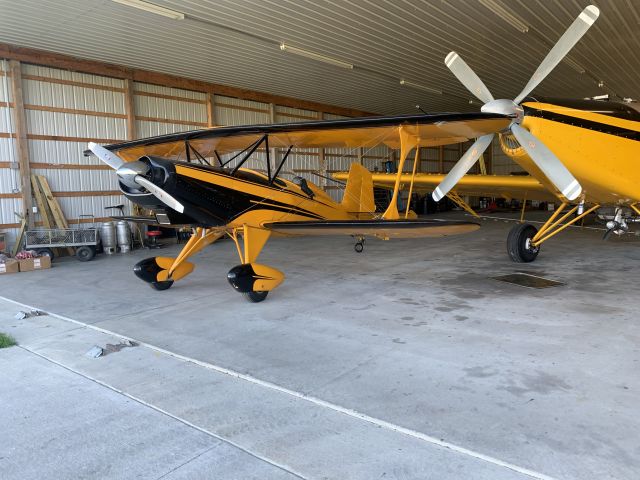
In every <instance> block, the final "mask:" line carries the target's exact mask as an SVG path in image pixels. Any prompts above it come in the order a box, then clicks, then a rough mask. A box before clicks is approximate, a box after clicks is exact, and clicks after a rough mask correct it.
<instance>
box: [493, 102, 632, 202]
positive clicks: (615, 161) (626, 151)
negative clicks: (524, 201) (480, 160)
mask: <svg viewBox="0 0 640 480" xmlns="http://www.w3.org/2000/svg"><path fill="white" fill-rule="evenodd" d="M524 106H525V107H531V108H535V109H538V110H545V111H548V112H553V113H558V114H562V115H566V116H570V117H574V118H575V119H576V120H577V121H579V120H588V121H593V122H599V123H604V124H607V125H612V126H615V127H619V128H624V129H627V130H633V131H636V132H640V122H636V121H632V120H625V119H620V118H616V117H611V116H608V115H603V114H599V113H593V112H587V111H583V110H578V109H573V108H568V107H564V106H558V105H552V104H549V103H539V102H526V103H524ZM576 123H578V122H576ZM522 125H523V126H524V127H525V128H527V129H528V130H529V131H530V132H531V133H533V134H534V135H535V136H536V137H538V138H539V139H540V140H542V142H544V144H545V145H546V146H547V147H548V148H549V149H550V150H551V151H552V152H553V153H554V154H555V155H556V156H557V157H558V158H559V159H560V160H561V161H562V163H563V164H564V165H565V166H566V167H567V168H568V169H569V171H570V172H571V173H572V174H573V175H574V176H575V177H576V179H577V180H578V182H580V184H581V185H582V188H583V192H584V194H585V201H586V202H587V203H599V204H618V205H622V204H624V205H629V204H632V203H634V202H638V201H640V141H637V140H631V139H628V138H624V137H620V136H616V135H611V134H607V133H602V132H598V131H595V130H589V129H586V128H582V127H580V126H578V125H569V124H567V123H560V122H556V121H553V120H547V119H543V118H539V117H534V116H525V118H524V120H523V123H522ZM504 150H505V153H506V154H507V155H509V156H510V157H511V158H512V159H513V160H514V161H515V162H516V163H518V164H520V165H521V166H522V167H523V168H524V169H525V170H527V171H528V172H530V173H531V174H532V175H533V176H535V177H536V178H537V179H538V180H539V181H540V182H541V183H543V184H544V185H545V186H546V187H547V188H549V190H550V191H555V189H554V188H553V186H552V185H550V183H549V181H548V180H547V179H546V177H545V176H544V175H543V174H542V172H540V170H539V169H538V168H537V167H536V166H535V165H534V164H533V162H532V161H531V159H530V158H529V156H528V155H526V153H524V152H523V150H522V149H521V148H520V149H517V150H515V151H509V150H507V149H504Z"/></svg>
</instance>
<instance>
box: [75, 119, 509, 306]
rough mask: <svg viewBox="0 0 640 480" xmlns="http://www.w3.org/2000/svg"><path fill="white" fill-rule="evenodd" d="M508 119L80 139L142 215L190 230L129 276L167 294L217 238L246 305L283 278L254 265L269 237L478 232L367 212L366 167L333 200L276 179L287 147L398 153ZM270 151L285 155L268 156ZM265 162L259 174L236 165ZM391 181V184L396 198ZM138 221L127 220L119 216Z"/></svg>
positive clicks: (497, 126)
mask: <svg viewBox="0 0 640 480" xmlns="http://www.w3.org/2000/svg"><path fill="white" fill-rule="evenodd" d="M510 122H511V117H510V116H509V115H503V114H493V113H471V114H469V113H457V114H442V115H403V116H392V117H371V118H356V119H346V120H331V121H318V122H304V123H302V122H301V123H293V124H276V125H249V126H241V127H220V128H210V129H204V130H196V131H191V132H184V133H178V134H171V135H164V136H160V137H153V138H147V139H142V140H135V141H131V142H125V143H121V144H116V145H108V146H100V145H97V144H95V143H91V144H89V151H88V152H85V153H86V154H94V155H96V156H97V157H98V158H100V159H101V160H102V161H103V162H105V163H106V164H107V165H109V166H111V167H112V168H113V169H114V170H116V173H117V175H118V180H119V185H120V188H121V190H122V192H123V193H124V195H125V196H126V197H127V198H128V199H129V200H131V201H132V202H134V203H137V204H138V205H141V206H143V207H145V208H148V209H151V210H153V211H154V212H155V217H152V218H151V219H144V220H145V221H147V222H148V221H152V222H153V223H155V224H157V225H164V226H183V225H188V226H191V227H192V228H193V234H192V236H191V238H190V239H189V241H188V242H187V243H186V245H185V246H184V248H183V249H182V251H181V252H180V254H179V255H178V256H177V257H176V258H169V257H152V258H148V259H145V260H142V261H141V262H139V263H138V264H137V265H136V266H135V267H134V272H135V274H136V275H137V276H138V277H139V278H141V279H142V280H144V281H146V282H148V283H149V284H150V285H151V286H152V287H153V288H155V289H157V290H166V289H168V288H170V287H171V286H172V285H173V283H174V282H175V281H177V280H180V279H181V278H184V277H185V276H186V275H188V274H189V273H191V272H192V271H193V268H194V265H193V263H191V262H189V261H187V259H188V258H189V257H191V256H192V255H193V254H195V253H197V252H198V251H200V250H201V249H202V248H204V247H205V246H207V245H209V244H211V243H212V242H214V241H215V240H216V239H218V238H220V237H221V236H223V235H228V236H229V237H231V238H232V239H233V241H234V242H235V244H236V247H237V251H238V256H239V257H240V262H241V264H240V265H238V266H236V267H234V268H232V269H231V270H230V271H229V273H228V275H227V278H228V280H229V283H230V284H231V285H232V286H233V288H235V289H236V290H237V291H238V292H240V293H244V294H245V295H246V297H247V298H248V299H249V300H250V301H253V302H259V301H262V300H264V299H265V298H266V296H267V294H268V292H269V291H271V290H273V289H274V288H276V287H277V286H278V285H280V284H281V283H282V282H283V280H284V274H283V273H282V272H280V271H279V270H277V269H275V268H273V267H269V266H266V265H261V264H259V263H257V259H258V256H259V254H260V251H261V250H262V248H263V247H264V245H265V243H266V241H267V240H268V239H269V237H270V236H272V235H341V234H342V235H350V236H352V237H354V238H356V245H355V248H356V251H362V248H363V242H364V239H365V237H367V236H373V237H377V238H381V239H385V240H387V239H390V238H410V237H436V236H444V235H454V234H460V233H466V232H470V231H473V230H476V229H477V228H479V225H478V224H477V223H473V222H466V221H451V220H435V219H429V220H424V219H417V218H415V214H413V215H410V214H409V212H405V215H404V216H403V217H402V218H401V216H400V213H399V212H398V209H397V207H396V204H397V202H395V201H394V202H392V203H391V204H390V205H389V208H388V209H387V211H385V212H384V213H376V211H375V210H376V206H375V202H374V197H373V181H372V176H371V173H370V172H369V171H368V170H367V169H366V168H364V167H363V166H361V165H360V164H357V163H356V164H353V165H352V166H351V169H350V172H349V175H348V179H347V184H346V187H345V192H344V196H343V200H342V202H340V203H337V202H335V201H333V200H332V199H331V197H329V196H328V195H327V194H326V193H325V192H324V191H323V190H321V189H320V188H318V187H317V186H316V185H314V184H313V183H311V182H309V181H307V180H305V179H303V178H300V177H294V178H293V179H292V180H286V179H284V178H282V175H281V173H282V168H283V166H284V165H285V163H286V162H287V159H288V157H289V155H290V153H291V152H292V150H293V149H294V148H354V147H374V146H377V145H387V146H389V147H391V148H397V149H400V151H401V152H402V154H403V156H404V157H406V155H407V154H408V152H409V151H410V150H412V149H415V148H418V149H419V148H420V147H427V146H434V145H442V144H449V143H457V142H461V141H465V140H467V139H470V138H475V137H477V136H482V135H487V134H488V133H490V132H495V131H499V130H501V129H504V128H506V127H507V126H508V125H509V123H510ZM273 148H279V149H281V150H282V151H286V153H285V154H284V155H283V157H282V158H281V159H279V160H278V161H273V162H272V160H275V159H272V158H270V156H271V155H270V152H271V150H272V149H273ZM256 159H258V160H264V166H265V168H264V170H263V171H258V170H250V169H246V168H243V166H244V165H245V164H246V163H247V162H248V161H249V160H256ZM399 187H400V182H399V177H398V182H397V185H396V186H395V187H394V193H393V195H394V198H397V196H398V192H399ZM120 218H126V219H129V220H134V221H140V220H141V219H140V218H136V217H120Z"/></svg>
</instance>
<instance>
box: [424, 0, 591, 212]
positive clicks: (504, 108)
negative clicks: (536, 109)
mask: <svg viewBox="0 0 640 480" xmlns="http://www.w3.org/2000/svg"><path fill="white" fill-rule="evenodd" d="M599 14H600V10H599V9H598V8H597V7H595V6H593V5H590V6H588V7H587V8H585V9H584V10H583V11H582V12H581V13H580V15H578V18H576V19H575V20H574V22H573V23H572V24H571V26H570V27H569V28H568V29H567V31H566V32H564V34H563V35H562V37H560V40H558V42H557V43H556V44H555V46H554V47H553V48H552V49H551V51H550V52H549V53H548V54H547V56H546V57H545V59H544V60H543V61H542V63H541V64H540V66H539V67H538V69H537V70H536V71H535V73H534V74H533V76H532V77H531V79H530V80H529V82H528V83H527V85H526V86H525V87H524V89H523V90H522V92H520V94H519V95H518V96H517V97H516V98H515V99H514V100H508V99H500V100H494V98H493V96H492V95H491V92H490V91H489V89H488V88H487V87H486V85H485V84H484V83H483V82H482V80H480V77H478V75H476V73H475V72H474V71H473V70H472V69H471V67H469V65H467V64H466V63H465V61H464V60H462V58H461V57H460V56H459V55H458V54H457V53H456V52H451V53H449V55H447V57H446V58H445V64H446V65H447V67H448V68H449V70H451V72H452V73H453V74H454V75H455V76H456V78H457V79H458V80H460V82H461V83H462V84H463V85H464V86H465V87H466V88H467V90H469V91H470V92H471V93H472V94H473V95H474V96H476V97H477V98H478V99H479V100H480V101H482V102H483V103H484V105H483V106H482V108H481V111H482V112H487V113H500V114H504V115H510V116H512V117H513V118H514V119H513V121H512V122H511V125H510V126H509V130H510V131H511V133H512V134H513V136H514V137H515V138H516V140H518V142H519V143H520V145H521V146H522V148H524V150H525V151H526V152H527V154H528V155H529V157H530V158H531V160H532V161H533V163H535V164H536V166H537V167H538V168H539V169H540V170H541V171H542V173H544V174H545V176H546V177H547V178H548V179H549V181H550V182H551V183H552V184H553V185H554V186H555V187H556V188H557V189H558V190H559V191H560V192H561V193H562V195H564V196H565V197H566V198H567V199H568V200H575V199H576V198H578V196H579V195H580V193H581V192H582V187H581V186H580V183H578V180H576V179H575V177H574V176H573V175H572V174H571V172H569V170H567V168H566V167H565V166H564V165H563V164H562V162H561V161H560V159H558V157H556V156H555V155H554V154H553V152H552V151H551V150H549V148H547V146H546V145H545V144H544V143H542V141H540V139H539V138H536V137H535V136H534V135H533V134H532V133H531V132H529V131H528V130H526V129H525V128H523V127H521V126H520V123H521V122H522V119H523V117H524V113H523V109H522V107H521V106H520V102H522V100H523V99H524V98H525V97H527V95H529V94H530V93H531V92H532V91H533V89H534V88H536V87H537V86H538V84H540V82H542V80H544V79H545V77H546V76H547V75H549V73H551V71H552V70H553V69H554V68H555V67H556V65H558V63H560V61H562V59H563V58H564V57H565V56H566V55H567V54H568V53H569V51H570V50H571V49H572V48H573V46H574V45H575V44H576V43H578V41H579V40H580V39H581V38H582V36H583V35H584V34H585V33H586V32H587V30H589V28H590V27H591V25H593V23H594V22H595V21H596V20H597V18H598V15H599ZM494 135H495V134H493V133H492V134H489V135H484V136H482V137H480V138H478V139H477V140H476V141H475V143H474V144H473V145H472V146H471V148H469V150H467V152H466V153H465V154H464V155H463V156H462V158H461V159H460V160H459V161H458V163H456V165H455V166H454V167H453V168H452V169H451V171H450V172H449V173H448V174H447V176H446V177H445V178H444V180H442V182H441V183H440V185H438V186H437V187H436V189H435V190H434V191H433V194H432V197H433V199H434V200H435V201H439V200H440V199H442V198H443V197H444V196H445V195H446V194H447V193H449V191H450V190H451V189H452V188H453V187H455V185H456V184H457V183H458V182H459V181H460V179H461V178H462V177H463V176H464V175H465V174H466V173H467V172H468V171H469V169H470V168H471V167H472V166H473V165H474V164H475V163H476V161H477V160H478V159H479V158H480V156H481V155H482V154H483V153H484V151H485V150H486V149H487V147H488V146H489V144H490V143H491V141H492V140H493V137H494Z"/></svg>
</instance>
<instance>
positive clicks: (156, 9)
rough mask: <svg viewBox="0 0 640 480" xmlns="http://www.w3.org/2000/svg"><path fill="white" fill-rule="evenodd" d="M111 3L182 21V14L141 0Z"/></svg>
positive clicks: (124, 0) (119, 0)
mask: <svg viewBox="0 0 640 480" xmlns="http://www.w3.org/2000/svg"><path fill="white" fill-rule="evenodd" d="M112 1H114V2H116V3H121V4H122V5H127V6H129V7H134V8H139V9H140V10H144V11H146V12H151V13H155V14H156V15H162V16H163V17H168V18H172V19H174V20H184V13H180V12H176V11H175V10H171V9H169V8H164V7H161V6H159V5H155V4H153V3H149V2H144V1H143V0H112Z"/></svg>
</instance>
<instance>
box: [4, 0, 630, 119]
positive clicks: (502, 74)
mask: <svg viewBox="0 0 640 480" xmlns="http://www.w3.org/2000/svg"><path fill="white" fill-rule="evenodd" d="M153 3H155V4H157V5H161V6H164V7H167V8H170V9H172V10H176V11H179V12H182V13H184V14H185V19H184V20H174V19H170V18H166V17H163V16H160V15H157V14H154V13H150V12H146V11H142V10H139V9H136V8H132V7H129V6H125V5H122V4H119V3H115V2H113V1H111V0H83V1H78V0H21V1H20V2H16V1H14V0H0V11H2V17H1V19H0V42H5V43H11V44H15V45H19V46H25V47H32V48H39V49H43V50H49V51H54V52H58V53H65V54H70V55H75V56H78V57H81V58H87V59H92V60H100V61H104V62H109V63H115V64H120V65H124V66H128V67H134V68H142V69H147V70H155V71H159V72H164V73H170V74H175V75H180V76H184V77H189V78H194V79H198V80H204V81H209V82H214V83H221V84H227V85H232V86H236V87H242V88H248V89H252V90H257V91H262V92H267V93H272V94H277V95H286V96H290V97H296V98H300V99H304V100H311V101H316V102H322V103H326V104H332V105H338V106H343V107H350V108H357V109H360V110H366V111H372V112H377V113H381V114H397V113H412V112H414V111H415V110H414V106H415V105H416V104H420V105H421V106H422V108H423V109H425V110H427V111H430V112H436V111H469V110H476V109H477V108H479V105H478V102H477V101H476V104H475V105H470V104H469V103H468V102H469V100H470V94H469V93H468V92H467V91H466V90H465V89H464V87H462V86H461V85H460V84H459V83H458V81H457V80H456V79H455V77H454V76H453V75H452V74H451V73H450V72H449V71H448V69H447V68H446V67H445V65H444V57H445V56H446V54H447V53H448V52H449V51H451V50H456V51H457V52H458V53H459V54H460V55H461V56H462V57H463V58H464V59H465V60H466V61H467V63H468V64H469V65H470V66H471V67H472V68H473V69H474V70H475V71H476V72H477V73H478V74H479V75H480V77H481V78H482V79H483V80H484V81H485V83H486V84H487V86H488V87H489V89H490V90H491V92H492V93H493V94H494V96H496V98H513V97H515V96H516V95H517V94H518V93H519V91H520V90H521V89H522V87H523V86H524V85H525V84H526V82H527V80H528V79H529V76H530V75H531V74H532V73H533V71H534V70H535V69H536V67H537V65H538V64H539V63H540V61H541V60H542V59H543V58H544V56H545V55H546V53H547V52H548V50H549V49H550V48H551V46H552V45H553V44H554V43H555V41H556V40H557V39H558V38H559V37H560V36H561V35H562V33H563V32H564V30H565V29H566V28H567V27H568V26H569V25H570V24H571V22H572V21H573V20H574V19H575V17H576V16H577V15H578V14H579V13H580V11H581V10H582V9H583V8H584V7H585V6H586V5H587V2H586V1H585V2H579V1H577V0H556V1H553V2H549V1H546V0H510V1H508V2H506V1H504V0H502V1H501V0H495V3H498V4H500V5H502V6H503V7H504V8H507V9H508V10H509V11H510V12H511V13H512V14H513V15H515V16H516V17H518V18H519V19H520V20H521V21H522V22H523V23H524V24H525V25H526V26H528V32H526V33H523V32H521V31H519V30H518V29H516V28H514V27H513V26H512V25H511V24H509V23H507V22H506V21H505V20H504V19H503V18H501V17H500V16H498V15H497V14H496V13H494V12H493V11H492V10H491V9H489V8H487V7H486V6H485V3H486V0H424V1H418V0H351V1H344V0H197V1H196V0H153ZM596 4H597V6H598V7H599V8H600V9H601V14H600V18H599V20H598V21H597V22H596V24H595V25H594V26H593V27H592V28H591V30H590V31H589V32H588V33H587V34H586V35H585V37H584V38H583V39H582V40H581V42H580V43H579V44H578V45H577V46H576V47H575V48H574V50H572V52H571V54H570V57H571V60H572V61H573V62H574V63H576V64H577V65H578V67H577V68H578V69H580V67H581V68H582V69H584V70H585V72H584V73H578V71H577V69H576V67H572V66H571V65H570V64H569V63H567V62H562V63H561V64H560V65H559V66H558V67H557V68H556V70H555V71H554V72H553V73H552V74H551V75H550V76H549V77H548V78H547V79H546V80H545V81H544V82H543V83H542V84H541V85H540V86H539V87H538V88H537V89H536V90H535V91H534V93H535V94H539V95H545V96H554V97H573V98H581V97H587V96H594V95H602V94H605V93H610V94H616V95H619V96H621V97H633V98H638V97H640V82H638V79H637V76H638V72H639V71H640V53H639V52H640V2H638V1H636V0H602V1H599V2H596ZM281 42H284V43H285V44H286V45H291V46H293V47H297V48H302V49H305V50H308V51H311V52H315V53H319V54H322V55H324V56H328V57H331V58H334V59H336V60H340V61H343V62H347V63H350V64H353V65H354V68H353V69H345V68H341V67H338V66H334V65H330V64H326V63H322V62H319V61H316V60H312V59H309V58H305V57H302V56H299V55H294V54H291V53H288V52H286V51H282V50H281V49H280V43H281ZM400 79H405V80H406V81H408V82H412V83H415V84H419V85H423V86H426V87H429V88H433V89H436V90H440V91H443V92H444V94H443V95H439V94H436V93H429V92H425V91H422V90H417V89H414V88H412V87H408V86H402V85H400ZM600 81H602V82H604V87H599V86H598V83H599V82H600Z"/></svg>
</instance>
